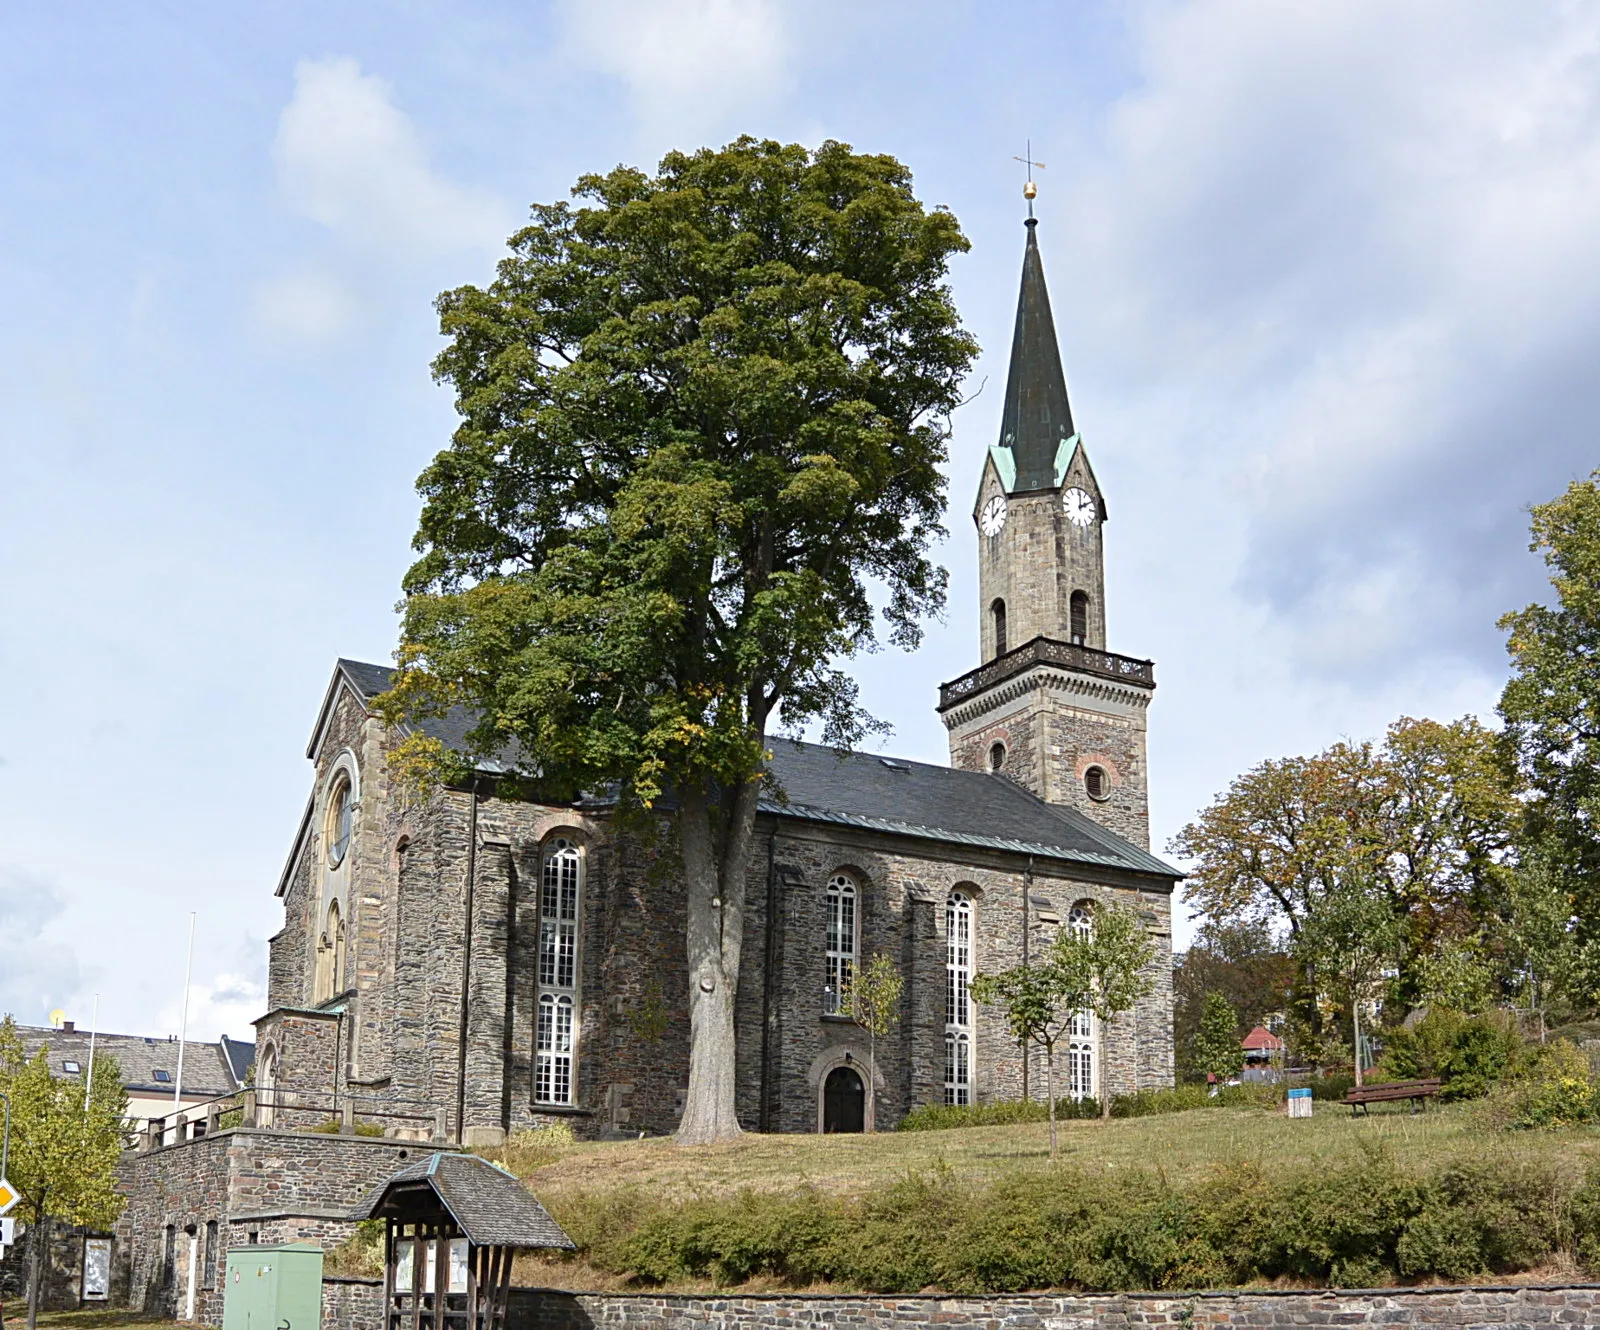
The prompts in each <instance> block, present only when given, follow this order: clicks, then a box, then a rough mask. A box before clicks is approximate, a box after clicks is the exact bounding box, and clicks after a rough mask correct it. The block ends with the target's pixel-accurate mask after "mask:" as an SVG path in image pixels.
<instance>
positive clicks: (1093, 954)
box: [1058, 905, 1156, 1118]
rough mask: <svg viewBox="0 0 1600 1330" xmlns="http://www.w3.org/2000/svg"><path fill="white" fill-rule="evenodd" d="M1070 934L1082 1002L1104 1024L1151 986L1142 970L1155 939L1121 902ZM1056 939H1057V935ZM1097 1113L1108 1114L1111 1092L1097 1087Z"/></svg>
mask: <svg viewBox="0 0 1600 1330" xmlns="http://www.w3.org/2000/svg"><path fill="white" fill-rule="evenodd" d="M1062 936H1063V937H1068V936H1070V937H1071V939H1072V942H1071V946H1073V947H1075V948H1077V949H1079V950H1081V952H1082V953H1083V956H1084V958H1085V960H1084V962H1083V964H1084V965H1085V967H1086V968H1087V970H1088V972H1089V994H1088V1000H1087V1001H1086V1002H1085V1003H1084V1004H1083V1005H1084V1006H1085V1007H1087V1008H1088V1009H1089V1010H1090V1011H1092V1012H1093V1013H1094V1015H1095V1019H1096V1020H1098V1021H1100V1022H1101V1023H1102V1024H1104V1023H1105V1022H1107V1021H1110V1020H1112V1019H1113V1018H1114V1017H1116V1016H1119V1015H1121V1014H1122V1013H1123V1012H1125V1011H1130V1010H1132V1008H1133V1005H1134V1004H1135V1003H1136V1002H1138V1000H1139V999H1140V998H1142V997H1143V996H1144V995H1145V994H1146V993H1148V992H1149V991H1150V989H1151V988H1152V987H1153V981H1152V980H1151V978H1150V976H1149V975H1148V974H1146V973H1145V970H1146V967H1148V966H1149V964H1150V962H1151V961H1153V960H1154V959H1155V955H1156V948H1155V943H1153V942H1151V941H1150V934H1149V932H1148V931H1147V930H1146V928H1145V926H1144V923H1143V922H1142V921H1141V920H1140V918H1139V916H1138V915H1137V914H1136V913H1135V912H1134V911H1133V910H1130V909H1129V908H1128V907H1127V906H1124V905H1103V906H1101V907H1100V908H1098V909H1097V910H1095V912H1094V927H1093V929H1092V930H1091V931H1090V932H1088V933H1071V934H1063V935H1062ZM1058 940H1059V939H1058ZM1100 1116H1101V1117H1102V1118H1109V1117H1110V1116H1111V1094H1110V1092H1109V1091H1108V1090H1107V1089H1106V1087H1105V1085H1104V1083H1102V1084H1101V1087H1100Z"/></svg>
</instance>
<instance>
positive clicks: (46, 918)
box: [0, 865, 80, 1025]
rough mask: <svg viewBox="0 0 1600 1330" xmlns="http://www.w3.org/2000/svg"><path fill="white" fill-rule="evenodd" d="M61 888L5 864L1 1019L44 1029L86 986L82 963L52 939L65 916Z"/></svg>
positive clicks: (0, 883) (0, 889) (0, 916)
mask: <svg viewBox="0 0 1600 1330" xmlns="http://www.w3.org/2000/svg"><path fill="white" fill-rule="evenodd" d="M62 908H63V907H62V904H61V901H60V899H59V897H58V896H57V895H56V892H55V889H54V888H53V887H52V886H51V885H50V883H48V882H46V881H45V880H44V879H43V878H41V877H38V876H36V875H34V874H32V873H28V872H26V871H24V870H23V869H20V868H16V867H12V866H8V865H0V946H3V947H4V948H5V955H4V958H3V963H0V1015H5V1014H7V1013H9V1014H11V1015H13V1016H15V1017H16V1018H17V1020H18V1021H20V1022H21V1023H22V1024H24V1025H42V1024H44V1023H45V1020H46V1018H47V1017H48V1016H49V1014H50V1012H51V1011H52V1010H53V1009H54V1008H56V1007H64V1006H65V1005H66V1004H67V1002H68V1001H69V1000H70V999H72V998H73V997H75V996H76V995H77V992H78V989H79V987H80V979H79V973H78V961H77V958H76V957H75V956H74V955H73V954H72V951H71V949H70V948H68V947H66V946H63V945H62V944H60V943H58V942H54V941H51V940H49V939H48V938H46V936H45V929H46V926H47V925H48V924H49V923H50V921H51V920H52V919H54V918H55V917H56V916H57V915H59V914H60V913H61V911H62Z"/></svg>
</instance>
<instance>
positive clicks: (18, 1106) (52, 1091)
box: [0, 1016, 128, 1330]
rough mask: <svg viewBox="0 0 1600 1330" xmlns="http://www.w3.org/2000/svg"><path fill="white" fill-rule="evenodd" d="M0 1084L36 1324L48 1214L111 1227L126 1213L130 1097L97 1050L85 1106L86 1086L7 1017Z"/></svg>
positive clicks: (0, 1046)
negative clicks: (29, 1046)
mask: <svg viewBox="0 0 1600 1330" xmlns="http://www.w3.org/2000/svg"><path fill="white" fill-rule="evenodd" d="M85 1074H86V1075H87V1074H88V1069H85ZM0 1090H3V1091H4V1092H5V1093H6V1095H7V1096H8V1097H9V1098H10V1100H11V1157H10V1160H9V1163H8V1172H9V1173H10V1178H11V1182H12V1183H13V1185H15V1187H16V1188H17V1190H18V1191H20V1192H21V1193H22V1204H21V1206H20V1210H21V1217H22V1218H23V1219H24V1220H25V1221H26V1222H27V1225H28V1255H29V1260H28V1328H29V1330H34V1326H35V1325H36V1323H37V1320H38V1315H39V1295H40V1291H41V1288H42V1285H43V1282H44V1258H45V1251H46V1248H47V1247H48V1245H49V1240H50V1220H51V1219H52V1218H56V1219H64V1220H66V1222H67V1223H69V1224H89V1225H94V1226H97V1227H103V1228H108V1227H110V1225H111V1224H113V1223H114V1222H116V1219H117V1216H118V1215H120V1214H121V1213H122V1206H123V1197H122V1195H121V1194H120V1193H119V1192H118V1191H117V1189H116V1168H117V1160H118V1158H119V1157H120V1155H121V1153H122V1138H123V1120H124V1118H125V1117H126V1115H127V1107H128V1100H127V1096H126V1095H125V1094H123V1091H122V1074H121V1072H120V1071H119V1070H118V1068H117V1064H116V1062H115V1061H114V1060H113V1059H111V1058H107V1057H98V1056H97V1057H96V1058H95V1060H94V1067H93V1083H92V1086H91V1089H90V1092H89V1100H88V1104H87V1106H86V1105H85V1103H84V1090H83V1086H82V1085H80V1084H79V1083H78V1082H76V1081H64V1080H61V1081H58V1080H56V1079H55V1078H54V1077H52V1076H51V1075H50V1062H49V1058H48V1056H47V1054H46V1052H45V1050H44V1049H40V1050H39V1052H38V1053H37V1054H36V1055H35V1056H34V1057H32V1058H29V1057H28V1056H27V1055H26V1051H25V1050H24V1049H23V1046H22V1040H21V1038H20V1037H19V1036H18V1034H17V1027H16V1023H15V1022H14V1021H13V1020H12V1019H11V1017H9V1016H7V1017H6V1018H5V1019H4V1020H3V1021H0Z"/></svg>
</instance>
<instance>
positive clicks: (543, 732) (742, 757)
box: [386, 138, 976, 1143]
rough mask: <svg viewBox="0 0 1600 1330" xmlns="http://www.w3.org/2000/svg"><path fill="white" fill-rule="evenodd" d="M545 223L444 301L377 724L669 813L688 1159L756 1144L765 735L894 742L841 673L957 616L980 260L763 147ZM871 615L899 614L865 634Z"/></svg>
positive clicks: (665, 167)
mask: <svg viewBox="0 0 1600 1330" xmlns="http://www.w3.org/2000/svg"><path fill="white" fill-rule="evenodd" d="M574 194H575V196H576V201H575V203H567V202H557V203H550V204H541V205H538V206H536V207H534V209H533V217H532V222H531V223H530V225H529V226H527V227H526V228H524V229H523V230H522V231H520V232H518V233H517V234H516V235H515V236H513V237H512V238H511V242H510V253H509V254H508V255H507V256H506V257H505V258H504V259H502V260H501V262H500V266H499V270H498V273H497V275H496V277H495V280H494V281H493V282H492V283H490V284H489V285H488V286H486V287H475V286H467V287H462V288H460V289H459V290H455V291H450V292H446V293H445V294H444V295H443V296H441V297H440V298H439V305H438V307H439V313H440V321H441V329H442V331H443V333H444V334H445V336H446V337H447V338H448V339H449V343H448V345H447V346H446V347H445V349H444V351H443V352H441V354H440V355H439V357H438V359H437V361H436V362H435V366H434V369H435V374H436V376H437V377H438V378H439V379H440V380H442V381H443V382H445V383H448V384H449V385H450V386H451V387H452V388H453V389H454V391H455V397H456V407H457V410H458V412H459V414H460V417H461V422H460V425H459V427H458V428H457V429H456V432H455V435H454V437H453V440H452V442H451V445H450V447H448V448H447V449H445V450H444V451H443V452H441V453H440V454H439V455H438V456H437V457H436V458H435V459H434V461H433V463H432V464H431V465H430V466H429V467H428V468H427V470H425V471H424V472H423V474H422V477H421V479H420V481H419V490H420V492H421V494H422V496H423V498H424V501H425V502H424V507H423V511H422V516H421V521H420V524H419V527H418V531H417V535H416V538H415V542H414V544H415V546H416V549H417V550H418V552H419V557H418V559H417V561H416V563H415V564H414V566H413V567H412V568H411V570H410V572H409V573H408V574H407V576H406V579H405V595H406V599H405V603H404V606H403V615H404V621H403V627H402V640H401V645H400V649H399V652H398V655H397V660H398V665H399V669H398V671H397V675H396V682H395V685H394V687H393V690H392V691H391V693H390V694H389V696H388V699H387V702H386V709H387V711H388V713H389V715H390V716H391V717H393V718H395V719H400V720H405V719H409V718H415V717H419V716H426V715H429V714H438V713H440V712H442V711H443V710H445V709H447V708H449V707H451V706H453V705H457V704H461V705H465V706H467V707H469V708H471V709H472V710H473V711H474V712H475V714H476V717H477V720H476V724H475V725H474V727H473V728H472V730H471V733H470V735H469V737H468V745H467V746H468V750H469V751H467V752H465V753H462V754H451V753H446V752H444V751H443V750H442V749H441V748H440V747H439V746H438V745H436V744H434V745H430V744H429V743H428V741H427V740H425V739H423V738H421V737H414V738H413V740H412V741H411V743H410V747H409V749H408V750H407V751H404V752H402V754H401V755H400V759H399V760H400V761H401V762H402V763H404V764H407V765H408V766H409V767H410V768H411V769H412V770H413V771H417V770H421V771H423V772H424V773H425V774H431V775H432V776H433V777H435V778H440V777H443V778H448V777H449V776H451V775H452V774H454V775H457V776H459V775H461V774H463V772H464V770H465V768H466V767H467V766H468V765H469V764H470V763H471V761H472V760H473V759H474V758H475V757H484V756H487V755H489V754H497V755H499V760H500V761H502V762H507V761H509V762H510V763H511V765H513V766H514V767H515V768H516V769H517V770H518V771H519V772H520V773H521V774H522V775H524V776H526V777H528V778H529V779H530V780H532V781H533V782H535V783H536V785H537V788H538V789H539V790H540V791H542V792H543V793H544V794H545V795H546V796H547V797H552V798H565V797H570V796H573V795H575V794H576V793H577V792H578V791H580V790H586V789H587V790H599V789H609V790H614V791H616V793H617V797H618V799H619V801H620V805H621V807H622V808H623V809H624V810H627V809H630V808H632V809H648V808H652V807H654V808H658V809H670V818H671V821H672V826H673V829H674V830H675V833H676V837H675V839H676V845H677V852H678V853H679V854H680V855H681V860H682V870H683V878H684V882H685V885H686V888H687V941H688V971H689V972H688V980H689V982H688V994H689V1015H690V1063H689V1088H688V1094H687V1096H686V1099H685V1106H684V1113H683V1118H682V1121H681V1122H680V1124H679V1132H678V1138H679V1140H680V1141H683V1142H686V1143H693V1142H705V1141H711V1140H716V1139H720V1138H725V1137H729V1136H733V1135H736V1134H737V1133H738V1131H739V1126H738V1121H737V1119H736V1117H735V1113H734V1082H733V1076H734V1027H733V1012H734V999H735V987H736V983H737V977H738V973H739V953H740V943H741V940H742V937H743V930H744V910H745V879H746V867H747V860H748V857H749V852H750V845H751V838H752V835H753V831H754V826H755V815H756V803H757V796H758V793H759V791H760V789H761V785H762V780H763V772H764V767H765V762H766V741H767V736H768V733H769V730H770V729H771V727H772V726H773V725H774V724H777V723H780V720H781V724H782V725H783V726H784V727H785V728H787V729H788V730H790V731H794V730H795V729H796V728H797V727H800V726H804V725H806V724H808V723H815V724H817V725H818V726H819V728H820V730H821V732H822V734H823V737H824V739H825V740H826V741H827V742H830V743H833V744H836V745H839V746H849V745H851V744H852V743H854V742H855V741H857V740H858V739H859V738H860V737H861V736H862V735H863V734H864V733H866V732H867V731H869V730H870V729H872V728H873V726H874V724H875V722H874V720H873V718H872V717H871V716H869V715H868V714H866V712H865V711H864V710H863V709H862V708H861V706H860V705H859V704H858V701H857V693H856V688H855V685H854V683H853V681H852V680H851V678H850V677H849V676H848V674H846V673H845V672H844V671H843V670H842V669H841V668H840V667H839V664H838V662H839V661H840V660H841V659H843V658H847V657H849V656H851V655H853V654H855V653H856V652H859V651H864V650H870V649H872V648H873V647H874V646H875V645H876V644H877V640H878V633H879V629H880V626H886V627H887V635H888V637H889V639H890V640H891V641H892V642H894V643H896V644H899V645H902V646H908V647H909V646H912V645H914V644H915V643H916V642H917V641H918V638H919V632H920V629H919V624H920V621H921V620H922V619H923V618H924V617H925V616H926V615H928V614H930V613H934V612H936V611H937V610H939V609H940V607H941V606H942V604H943V600H944V592H945V574H944V571H943V570H942V569H941V568H940V567H939V566H938V565H936V564H935V563H934V562H933V560H932V559H931V558H930V557H929V548H930V544H931V543H932V542H933V541H934V540H935V539H936V538H938V537H939V536H940V535H941V534H942V530H941V526H940V522H941V518H942V515H943V510H944V481H943V478H942V475H941V473H940V464H941V463H942V462H943V461H944V460H945V439H946V426H945V423H944V421H945V418H946V417H947V415H948V413H949V412H950V411H951V410H952V408H954V407H955V406H956V405H957V402H958V385H959V383H960V381H961V379H962V377H963V375H964V374H965V372H966V370H967V368H968V366H969V365H970V363H971V361H972V359H973V356H974V355H975V354H976V345H975V343H974V342H973V340H972V338H971V337H970V336H969V335H968V334H967V333H966V332H965V331H964V330H963V328H962V326H961V323H960V320H959V318H958V316H957V314H956V310H955V306H954V304H953V302H952V299H951V295H950V291H949V288H948V286H947V284H946V273H947V266H948V263H949V260H950V257H951V256H952V255H954V254H957V253H959V252H961V251H963V250H964V249H965V248H966V243H967V242H966V240H965V239H964V237H963V236H962V234H961V230H960V228H959V226H958V225H957V223H956V219H955V218H954V217H953V216H951V214H950V213H949V212H947V211H944V210H943V209H937V208H935V209H929V208H926V207H924V206H923V204H922V203H921V202H919V201H918V199H917V197H916V195H915V194H914V193H913V191H912V185H911V177H910V173H909V172H908V171H907V170H906V168H905V167H904V166H902V165H901V164H900V163H899V162H898V161H896V160H895V159H894V158H892V157H888V156H881V155H869V154H861V153H856V152H853V151H852V150H851V149H850V148H849V147H847V146H846V145H844V144H840V143H831V142H830V143H824V144H823V145H822V146H821V147H820V148H818V149H816V150H815V151H814V152H811V151H807V150H806V149H804V148H802V147H798V146H794V145H783V144H778V143H773V142H760V141H757V140H754V139H749V138H744V139H740V140H738V141H737V142H735V143H732V144H730V145H729V146H727V147H726V148H723V149H721V150H718V151H713V150H709V149H708V150H704V151H701V152H697V153H694V154H683V153H671V154H668V155H667V156H666V157H665V158H664V159H663V160H662V162H661V164H660V166H659V168H658V169H657V170H656V172H655V173H654V174H650V173H647V172H644V171H640V170H636V169H633V168H629V167H618V168H617V169H615V170H613V171H611V172H609V173H607V174H605V175H589V176H584V177H583V178H582V179H581V180H579V182H578V184H577V187H576V189H575V190H574ZM875 605H876V606H877V607H878V608H877V609H875V608H874V606H875Z"/></svg>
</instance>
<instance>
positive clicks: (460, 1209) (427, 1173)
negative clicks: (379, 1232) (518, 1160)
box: [350, 1151, 575, 1250]
mask: <svg viewBox="0 0 1600 1330" xmlns="http://www.w3.org/2000/svg"><path fill="white" fill-rule="evenodd" d="M418 1183H422V1184H425V1185H426V1186H427V1187H428V1188H429V1189H430V1190H431V1191H432V1192H433V1194H434V1195H435V1196H436V1197H437V1198H438V1200H439V1202H440V1204H441V1205H443V1206H444V1208H445V1209H446V1210H448V1211H449V1212H450V1216H451V1218H452V1219H454V1220H455V1221H456V1223H457V1224H459V1225H460V1226H461V1231H462V1232H463V1233H465V1234H466V1235H467V1238H468V1240H469V1241H470V1242H472V1243H473V1244H474V1245H475V1246H479V1247H564V1248H567V1249H568V1250H571V1249H572V1248H573V1246H574V1245H575V1244H574V1243H573V1241H572V1239H571V1238H569V1237H568V1236H567V1235H566V1234H565V1233H563V1232H562V1231H561V1226H560V1225H559V1224H557V1223H556V1221H555V1220H553V1219H552V1218H550V1215H549V1212H548V1211H547V1210H546V1209H545V1208H544V1206H542V1205H540V1204H539V1202H538V1201H536V1200H534V1198H533V1193H532V1192H530V1191H529V1190H528V1189H527V1188H526V1187H525V1186H523V1184H522V1183H521V1182H520V1181H518V1180H517V1179H516V1178H514V1177H513V1176H512V1175H511V1174H510V1173H507V1172H506V1171H505V1170H504V1169H503V1168H499V1167H497V1166H496V1165H494V1164H491V1163H490V1162H489V1161H488V1160H487V1159H479V1158H478V1156H477V1155H462V1154H446V1153H444V1152H442V1151H440V1152H437V1153H434V1154H431V1155H429V1156H427V1157H426V1158H425V1159H418V1160H416V1161H415V1162H413V1163H410V1164H407V1165H406V1166H405V1167H404V1168H402V1169H401V1170H400V1171H399V1172H398V1173H396V1174H395V1175H394V1176H393V1177H391V1178H389V1179H388V1180H387V1181H386V1182H380V1183H379V1184H378V1185H377V1186H376V1187H374V1188H373V1189H372V1190H371V1191H370V1192H368V1193H367V1195H366V1196H365V1197H363V1198H362V1201H361V1204H360V1206H359V1207H357V1209H356V1211H355V1212H354V1213H353V1214H352V1215H351V1216H350V1217H351V1218H352V1219H376V1218H381V1217H384V1216H386V1215H388V1214H389V1213H390V1209H389V1208H388V1207H387V1206H386V1205H385V1201H386V1200H387V1199H388V1198H389V1196H390V1193H391V1192H393V1191H394V1190H395V1189H396V1188H400V1189H402V1190H403V1191H409V1190H412V1189H413V1188H414V1186H415V1185H416V1184H418ZM395 1201H396V1204H397V1205H398V1204H402V1203H403V1202H402V1201H401V1198H400V1197H396V1198H395Z"/></svg>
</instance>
